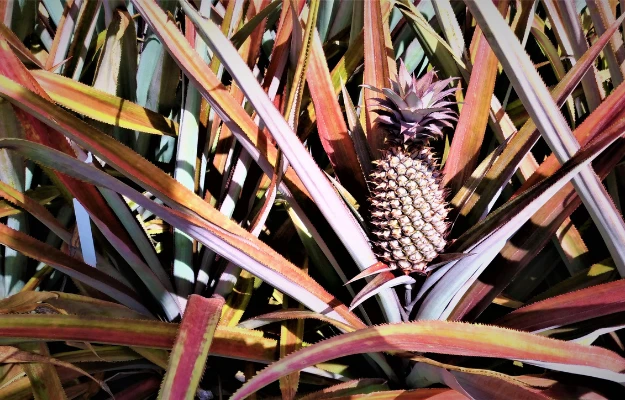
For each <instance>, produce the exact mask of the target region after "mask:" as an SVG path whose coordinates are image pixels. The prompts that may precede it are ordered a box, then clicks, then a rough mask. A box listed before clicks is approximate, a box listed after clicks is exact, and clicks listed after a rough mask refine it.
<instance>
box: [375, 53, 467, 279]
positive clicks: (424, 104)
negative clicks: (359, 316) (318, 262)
mask: <svg viewBox="0 0 625 400" xmlns="http://www.w3.org/2000/svg"><path fill="white" fill-rule="evenodd" d="M398 72H399V73H398V80H397V81H391V85H392V88H383V89H378V88H374V87H371V86H365V87H367V88H368V89H370V90H373V91H375V92H378V93H380V94H382V95H383V97H380V98H377V99H374V100H375V101H376V103H377V105H378V107H379V109H378V111H377V112H378V118H377V122H378V123H379V124H380V125H382V126H383V127H384V128H385V129H386V130H387V137H386V143H387V146H388V148H387V150H385V151H384V152H383V157H382V158H381V159H380V160H378V161H376V162H375V163H376V168H375V170H374V171H373V172H372V173H371V177H370V182H371V194H372V195H371V197H370V203H371V219H370V223H371V226H372V229H371V233H372V236H373V238H374V240H372V242H373V245H374V250H375V252H376V255H377V256H378V258H379V259H380V261H383V262H385V263H386V264H388V265H389V267H391V268H393V269H401V270H403V271H404V272H405V273H407V274H409V273H412V272H417V273H421V274H427V266H428V263H429V262H430V261H432V260H434V259H435V258H436V257H437V256H438V255H439V254H440V253H441V252H442V251H443V250H444V249H445V245H446V244H447V242H446V240H445V236H446V234H447V232H448V229H449V223H448V222H447V214H448V212H449V209H448V208H447V205H448V203H446V202H445V197H446V194H447V192H446V190H445V189H444V187H443V185H442V182H441V181H442V173H441V172H440V171H439V168H438V162H437V160H436V158H435V157H434V155H433V154H432V150H431V148H430V147H428V142H429V140H430V139H432V138H436V137H442V136H443V133H442V130H441V128H443V127H453V125H452V122H453V121H456V120H457V119H456V113H455V112H454V111H453V110H452V109H451V108H450V107H449V106H450V105H452V104H454V103H453V102H452V101H449V100H447V98H448V96H450V95H451V94H452V93H453V92H455V90H456V89H455V88H451V89H449V88H448V86H449V84H450V83H451V82H452V81H453V80H454V79H453V78H448V79H444V80H441V81H435V80H434V77H435V72H434V71H429V72H428V73H426V74H425V75H424V76H423V77H421V78H420V79H416V78H415V77H414V76H413V75H410V74H409V73H408V71H407V70H406V67H405V65H404V64H403V62H402V63H401V64H400V68H399V71H398Z"/></svg>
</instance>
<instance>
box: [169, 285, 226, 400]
mask: <svg viewBox="0 0 625 400" xmlns="http://www.w3.org/2000/svg"><path fill="white" fill-rule="evenodd" d="M223 304H224V299H223V298H222V297H218V298H213V299H206V298H204V297H201V296H198V295H195V294H194V295H191V296H190V297H189V302H188V303H187V308H186V310H185V313H184V317H182V322H181V323H180V330H179V331H178V336H177V337H176V342H175V343H174V347H173V349H172V351H171V355H170V356H169V365H168V367H167V373H166V374H165V378H164V380H163V385H162V387H161V390H160V393H159V399H193V398H195V391H196V390H197V388H198V385H199V383H200V379H201V378H202V375H203V373H204V369H205V368H206V367H205V364H206V358H207V357H208V351H209V349H210V346H211V343H212V341H213V335H214V334H215V328H216V327H217V322H218V321H219V317H220V316H221V307H222V306H223Z"/></svg>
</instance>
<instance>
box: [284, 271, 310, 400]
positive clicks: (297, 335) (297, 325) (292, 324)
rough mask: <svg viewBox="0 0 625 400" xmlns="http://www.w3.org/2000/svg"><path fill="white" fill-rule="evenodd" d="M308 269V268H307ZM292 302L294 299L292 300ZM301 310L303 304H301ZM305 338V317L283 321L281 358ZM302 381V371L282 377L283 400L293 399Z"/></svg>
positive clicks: (300, 346)
mask: <svg viewBox="0 0 625 400" xmlns="http://www.w3.org/2000/svg"><path fill="white" fill-rule="evenodd" d="M305 269H307V268H305ZM291 302H292V300H291ZM288 306H289V298H288V297H285V298H283V299H282V308H283V309H287V308H288ZM298 309H300V310H302V311H303V306H302V305H301V304H299V308H298ZM303 339H304V319H292V320H285V321H282V323H281V324H280V358H284V357H286V356H287V355H288V354H290V353H293V352H294V351H297V350H299V349H301V348H302V345H303ZM299 382H300V371H294V372H292V373H290V374H288V375H285V376H283V377H282V378H280V381H279V382H278V384H279V386H280V393H282V399H283V400H293V399H295V395H296V394H297V390H298V388H299Z"/></svg>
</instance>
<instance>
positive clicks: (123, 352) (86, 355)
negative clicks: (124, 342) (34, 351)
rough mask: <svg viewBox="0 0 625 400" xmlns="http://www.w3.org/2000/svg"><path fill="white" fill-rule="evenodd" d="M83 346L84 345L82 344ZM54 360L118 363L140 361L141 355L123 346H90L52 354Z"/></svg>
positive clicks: (73, 362)
mask: <svg viewBox="0 0 625 400" xmlns="http://www.w3.org/2000/svg"><path fill="white" fill-rule="evenodd" d="M83 345H84V343H83ZM54 358H56V359H58V360H61V361H65V362H69V363H72V364H75V363H81V362H99V361H107V362H120V361H132V360H138V359H141V355H139V354H138V353H136V352H134V351H132V350H131V349H129V348H128V347H124V346H91V345H89V348H88V349H84V350H74V351H68V352H64V353H56V354H54Z"/></svg>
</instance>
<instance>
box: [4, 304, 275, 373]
mask: <svg viewBox="0 0 625 400" xmlns="http://www.w3.org/2000/svg"><path fill="white" fill-rule="evenodd" d="M177 331H178V324H172V323H167V322H160V321H146V320H134V319H118V318H103V317H87V316H74V315H43V314H38V315H35V314H24V315H2V316H0V337H4V338H16V339H23V340H46V341H81V342H93V343H103V344H113V345H120V346H133V347H149V348H157V349H171V348H172V346H173V345H174V340H175V338H176V333H177ZM275 351H276V341H275V340H272V339H266V338H263V337H262V334H261V335H255V334H254V332H251V333H247V332H246V330H244V329H233V328H223V327H217V330H216V331H215V337H214V338H213V343H212V345H211V348H210V354H211V355H215V356H219V357H228V358H236V359H241V360H251V361H255V362H259V363H263V364H267V363H269V362H271V361H273V360H275Z"/></svg>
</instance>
